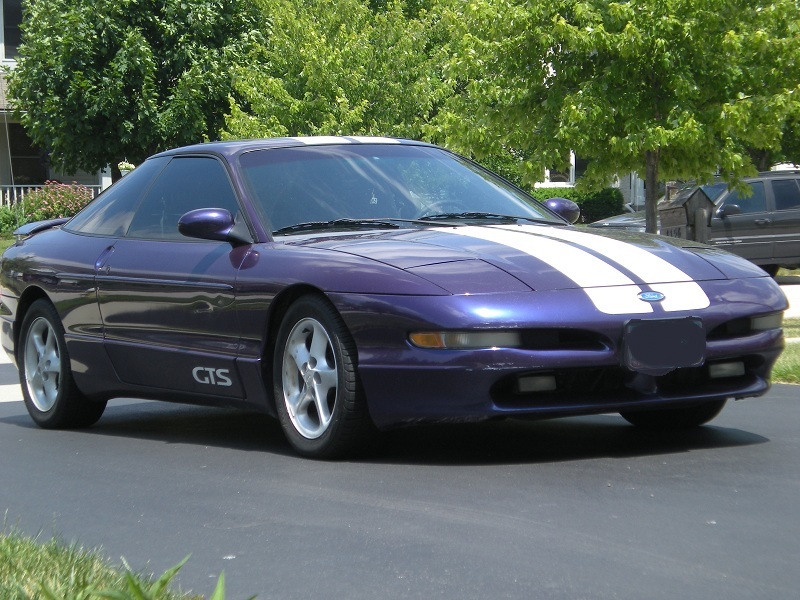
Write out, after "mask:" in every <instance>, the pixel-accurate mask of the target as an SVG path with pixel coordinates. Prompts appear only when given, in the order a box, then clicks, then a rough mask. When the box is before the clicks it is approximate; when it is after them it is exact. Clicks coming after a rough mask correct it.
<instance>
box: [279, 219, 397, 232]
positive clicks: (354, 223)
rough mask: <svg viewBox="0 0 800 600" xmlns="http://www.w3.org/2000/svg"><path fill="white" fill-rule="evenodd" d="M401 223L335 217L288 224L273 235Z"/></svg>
mask: <svg viewBox="0 0 800 600" xmlns="http://www.w3.org/2000/svg"><path fill="white" fill-rule="evenodd" d="M399 228H400V225H399V224H398V223H397V222H395V221H393V220H389V219H334V220H332V221H309V222H307V223H297V224H296V225H287V226H286V227H281V228H280V229H276V230H275V231H273V232H272V233H273V235H278V234H282V233H297V232H301V231H319V230H320V229H399Z"/></svg>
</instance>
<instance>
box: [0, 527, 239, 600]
mask: <svg viewBox="0 0 800 600" xmlns="http://www.w3.org/2000/svg"><path fill="white" fill-rule="evenodd" d="M187 560H188V557H187V558H186V559H184V560H183V561H181V562H180V563H179V564H177V565H176V566H174V567H172V568H171V569H169V570H167V571H166V572H165V573H164V574H163V575H161V577H159V578H157V579H155V580H154V579H153V578H152V577H145V576H142V575H139V574H135V573H133V572H131V570H130V569H129V568H126V569H124V570H119V569H116V568H114V567H112V566H111V565H110V564H109V563H108V562H107V561H106V560H105V559H104V558H103V557H102V556H101V555H100V554H99V553H98V552H93V551H88V550H84V549H83V548H80V547H78V546H77V545H75V544H70V545H66V544H63V543H62V542H59V541H58V540H56V539H52V540H49V541H47V542H45V543H39V542H38V540H36V539H31V538H28V537H25V536H21V535H18V534H17V533H15V532H13V531H12V532H8V531H6V532H0V598H2V599H3V600H38V599H44V600H200V599H201V598H202V596H198V595H195V594H182V593H178V592H174V591H172V590H171V589H170V585H171V583H172V581H173V579H174V578H175V576H176V575H177V574H178V571H179V570H180V569H181V567H183V565H184V564H185V563H186V561H187ZM224 599H225V576H224V573H222V574H220V576H219V579H218V580H217V586H216V588H215V589H214V592H213V593H212V595H211V596H210V597H209V600H224Z"/></svg>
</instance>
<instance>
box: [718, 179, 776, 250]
mask: <svg viewBox="0 0 800 600" xmlns="http://www.w3.org/2000/svg"><path fill="white" fill-rule="evenodd" d="M747 185H748V186H749V187H750V191H751V193H750V194H749V195H748V194H746V193H742V192H740V191H739V190H738V189H732V190H731V191H730V192H728V193H727V194H726V195H724V196H723V197H722V198H721V200H720V202H719V203H718V204H717V210H716V212H715V214H714V215H713V217H712V218H711V231H710V235H709V239H710V242H711V244H713V245H715V246H720V247H721V248H724V249H725V250H729V251H730V252H733V253H735V254H738V255H739V256H743V257H744V258H747V259H748V260H752V261H755V262H761V263H764V262H766V261H769V260H772V253H773V251H772V233H773V232H772V227H771V224H772V218H771V211H770V207H769V206H768V205H767V193H766V189H765V185H764V182H763V181H752V182H749V183H747ZM731 206H738V207H739V209H740V212H739V213H738V214H731V213H727V214H726V213H725V210H726V208H727V210H730V208H729V207H731Z"/></svg>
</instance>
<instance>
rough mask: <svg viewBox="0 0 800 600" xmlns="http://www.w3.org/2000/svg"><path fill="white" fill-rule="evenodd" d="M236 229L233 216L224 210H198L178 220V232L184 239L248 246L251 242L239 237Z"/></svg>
mask: <svg viewBox="0 0 800 600" xmlns="http://www.w3.org/2000/svg"><path fill="white" fill-rule="evenodd" d="M236 229H237V227H236V222H235V220H234V218H233V215H232V214H231V213H230V211H228V210H226V209H224V208H198V209H197V210H192V211H189V212H188V213H186V214H185V215H183V216H182V217H181V218H180V219H179V220H178V231H180V232H181V234H182V235H185V236H186V237H191V238H198V239H201V240H213V241H219V242H230V243H232V244H239V243H241V244H249V243H250V242H251V241H252V240H249V239H246V238H245V237H244V236H241V235H239V234H238V233H237V232H236Z"/></svg>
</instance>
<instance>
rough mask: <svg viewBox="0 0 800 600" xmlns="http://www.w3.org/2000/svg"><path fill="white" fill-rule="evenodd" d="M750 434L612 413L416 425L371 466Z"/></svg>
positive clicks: (742, 439)
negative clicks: (668, 428)
mask: <svg viewBox="0 0 800 600" xmlns="http://www.w3.org/2000/svg"><path fill="white" fill-rule="evenodd" d="M768 441H769V439H768V438H765V437H763V436H760V435H758V434H755V433H751V432H748V431H743V430H740V429H735V428H728V427H720V426H715V425H713V424H710V425H706V426H704V427H697V428H694V429H690V430H686V431H672V432H657V431H648V430H645V429H641V428H639V427H634V426H633V425H630V424H629V423H628V422H627V421H625V420H624V419H623V418H622V417H620V416H618V415H595V416H589V417H570V418H563V419H552V420H542V421H538V420H537V421H531V420H519V419H507V420H504V421H493V422H488V423H481V424H469V425H442V426H420V427H415V428H409V429H403V430H397V431H392V432H388V433H387V434H386V440H385V441H384V446H385V449H384V451H383V454H382V455H381V456H375V457H373V458H372V461H373V462H385V463H404V464H421V463H425V464H439V465H454V464H471V465H477V464H517V463H552V462H565V461H575V460H589V459H597V458H631V457H637V456H656V455H661V454H676V453H682V452H691V451H694V450H706V449H713V448H729V447H739V446H751V445H755V444H763V443H766V442H768Z"/></svg>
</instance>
